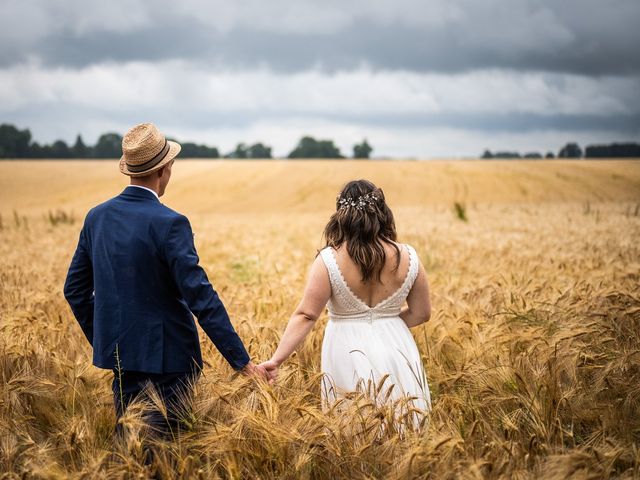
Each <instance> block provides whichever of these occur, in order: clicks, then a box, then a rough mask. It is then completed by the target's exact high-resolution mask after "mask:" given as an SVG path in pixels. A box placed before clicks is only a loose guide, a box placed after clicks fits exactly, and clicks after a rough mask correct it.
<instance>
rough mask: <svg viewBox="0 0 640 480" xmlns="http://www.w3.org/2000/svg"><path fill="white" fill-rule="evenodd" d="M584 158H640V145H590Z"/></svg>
mask: <svg viewBox="0 0 640 480" xmlns="http://www.w3.org/2000/svg"><path fill="white" fill-rule="evenodd" d="M584 156H585V157H586V158H615V157H640V145H638V144H637V143H612V144H611V145H588V146H587V148H585V153H584Z"/></svg>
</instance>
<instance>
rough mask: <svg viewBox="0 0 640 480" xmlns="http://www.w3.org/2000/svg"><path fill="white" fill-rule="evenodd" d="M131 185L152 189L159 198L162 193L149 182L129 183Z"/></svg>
mask: <svg viewBox="0 0 640 480" xmlns="http://www.w3.org/2000/svg"><path fill="white" fill-rule="evenodd" d="M129 186H131V187H138V188H144V189H146V190H150V191H151V192H153V193H154V194H155V196H156V197H157V198H160V195H159V194H158V189H157V188H154V186H155V185H148V184H144V183H139V182H131V183H130V184H129Z"/></svg>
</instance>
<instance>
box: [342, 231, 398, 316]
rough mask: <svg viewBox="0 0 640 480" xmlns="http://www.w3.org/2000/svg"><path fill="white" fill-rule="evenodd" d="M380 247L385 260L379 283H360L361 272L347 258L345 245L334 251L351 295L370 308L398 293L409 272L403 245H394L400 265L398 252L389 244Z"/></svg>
mask: <svg viewBox="0 0 640 480" xmlns="http://www.w3.org/2000/svg"><path fill="white" fill-rule="evenodd" d="M382 245H383V248H384V253H385V257H386V259H385V264H384V266H383V267H382V270H381V271H380V280H379V281H378V280H377V279H375V278H372V279H370V280H368V281H366V282H363V281H362V272H361V270H360V268H359V267H358V265H357V264H356V263H355V262H354V261H353V259H352V258H351V257H350V256H349V252H348V251H347V248H346V245H345V244H343V245H341V246H340V247H339V248H337V249H334V252H335V259H336V262H337V264H338V268H339V269H340V272H341V273H342V276H343V278H344V280H345V282H346V283H347V285H348V286H349V288H350V289H351V291H352V292H353V294H354V295H355V296H357V297H358V298H359V299H360V300H361V301H363V302H364V303H365V304H367V305H368V306H369V307H370V308H373V307H374V306H376V305H378V304H379V303H380V302H382V301H384V300H386V299H387V298H389V297H390V296H391V295H393V294H394V293H395V292H396V291H398V289H400V288H401V287H402V285H403V284H404V282H405V280H406V278H407V274H408V272H409V263H410V262H409V251H408V249H407V248H406V247H405V246H404V245H401V244H396V245H397V247H398V249H399V251H400V263H399V265H398V251H397V250H396V249H395V248H394V247H393V245H391V244H389V243H383V244H382ZM396 267H397V268H396Z"/></svg>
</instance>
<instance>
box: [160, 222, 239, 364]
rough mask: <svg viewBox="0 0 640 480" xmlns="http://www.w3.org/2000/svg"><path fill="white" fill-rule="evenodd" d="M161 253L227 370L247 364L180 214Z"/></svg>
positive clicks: (188, 229) (225, 311)
mask: <svg viewBox="0 0 640 480" xmlns="http://www.w3.org/2000/svg"><path fill="white" fill-rule="evenodd" d="M165 254H166V257H167V261H168V265H169V269H170V271H171V275H172V277H173V280H174V282H175V284H176V286H177V287H178V290H179V291H180V294H181V295H182V298H184V300H185V301H186V302H187V305H188V306H189V309H190V310H191V311H192V312H193V313H194V314H195V316H196V317H197V318H198V323H200V326H201V327H202V329H203V330H204V331H205V333H206V334H207V336H208V337H209V338H210V339H211V341H212V342H213V343H214V345H215V346H216V348H217V349H218V350H219V351H220V353H221V354H222V355H223V356H224V358H225V359H226V360H227V362H229V364H230V365H231V367H233V368H234V369H236V370H240V369H242V368H243V367H244V366H246V365H247V363H249V360H250V358H249V354H248V353H247V351H246V349H245V347H244V345H243V344H242V341H241V340H240V337H239V336H238V334H237V333H236V331H235V330H234V328H233V325H231V321H230V320H229V315H228V314H227V310H226V309H225V308H224V305H223V304H222V301H221V300H220V298H219V297H218V294H217V293H216V292H215V290H214V289H213V287H212V286H211V283H209V279H208V278H207V274H206V273H205V271H204V270H203V269H202V267H201V266H200V265H199V264H198V262H199V258H198V254H197V253H196V248H195V245H194V243H193V233H192V231H191V225H190V224H189V220H188V219H187V218H186V217H185V216H183V215H180V216H179V217H178V218H177V219H176V220H174V221H173V223H172V225H171V228H170V229H169V232H168V234H167V240H166V242H165Z"/></svg>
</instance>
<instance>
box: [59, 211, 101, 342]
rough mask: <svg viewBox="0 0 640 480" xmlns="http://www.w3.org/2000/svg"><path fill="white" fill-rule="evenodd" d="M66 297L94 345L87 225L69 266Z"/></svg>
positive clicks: (91, 274)
mask: <svg viewBox="0 0 640 480" xmlns="http://www.w3.org/2000/svg"><path fill="white" fill-rule="evenodd" d="M64 297H65V298H66V299H67V302H69V305H70V306H71V310H72V311H73V314H74V315H75V317H76V320H77V321H78V323H79V324H80V328H82V332H83V333H84V335H85V337H87V340H89V343H90V344H91V345H93V304H94V295H93V265H92V263H91V257H90V255H89V249H88V239H87V233H86V223H85V225H84V226H83V227H82V230H81V231H80V238H79V240H78V247H77V248H76V252H75V253H74V254H73V259H72V260H71V265H70V266H69V272H68V273H67V279H66V281H65V283H64Z"/></svg>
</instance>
